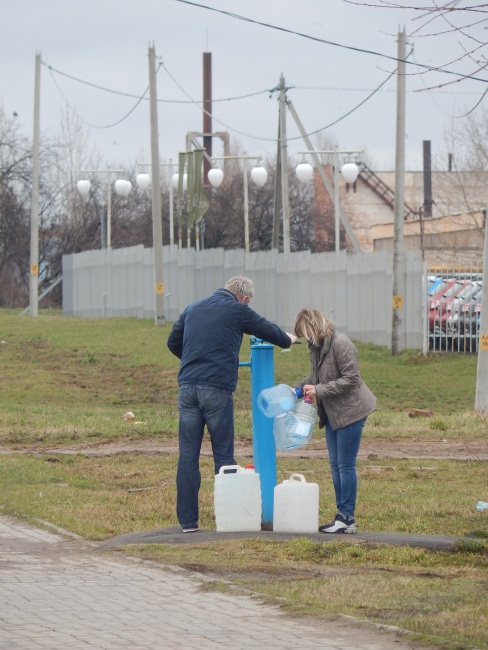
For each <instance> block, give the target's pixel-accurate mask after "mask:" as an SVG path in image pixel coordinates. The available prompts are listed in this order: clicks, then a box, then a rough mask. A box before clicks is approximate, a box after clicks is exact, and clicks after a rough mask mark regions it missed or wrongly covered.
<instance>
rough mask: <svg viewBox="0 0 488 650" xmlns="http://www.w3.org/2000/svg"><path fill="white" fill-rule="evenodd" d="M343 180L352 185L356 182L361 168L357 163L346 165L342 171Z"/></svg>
mask: <svg viewBox="0 0 488 650" xmlns="http://www.w3.org/2000/svg"><path fill="white" fill-rule="evenodd" d="M341 173H342V178H343V179H344V180H345V181H346V183H349V184H350V185H352V184H353V183H355V182H356V179H357V177H358V176H359V167H358V166H357V165H356V163H346V164H345V165H343V167H342V169H341Z"/></svg>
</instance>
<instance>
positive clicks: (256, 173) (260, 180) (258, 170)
mask: <svg viewBox="0 0 488 650" xmlns="http://www.w3.org/2000/svg"><path fill="white" fill-rule="evenodd" d="M251 178H252V180H253V182H254V184H255V185H257V186H258V187H263V185H264V184H265V183H266V181H267V179H268V172H267V171H266V169H265V168H264V167H254V168H253V169H252V170H251Z"/></svg>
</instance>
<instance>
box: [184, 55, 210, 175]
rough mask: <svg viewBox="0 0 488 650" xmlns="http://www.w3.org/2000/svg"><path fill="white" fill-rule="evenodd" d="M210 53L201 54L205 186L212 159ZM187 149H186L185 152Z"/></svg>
mask: <svg viewBox="0 0 488 650" xmlns="http://www.w3.org/2000/svg"><path fill="white" fill-rule="evenodd" d="M212 137H213V134H212V53H211V52H204V53H203V148H204V149H205V153H206V154H207V155H206V156H204V158H203V184H204V185H207V184H208V181H207V177H208V172H209V171H210V159H211V158H212ZM188 150H189V147H187V151H188Z"/></svg>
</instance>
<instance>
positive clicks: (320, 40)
mask: <svg viewBox="0 0 488 650" xmlns="http://www.w3.org/2000/svg"><path fill="white" fill-rule="evenodd" d="M175 2H180V3H181V4H186V5H191V6H193V7H198V8H199V9H207V10H208V11H214V12H216V13H219V14H223V15H225V16H229V18H235V19H237V20H242V21H244V22H248V23H252V24H254V25H261V27H267V28H268V29H274V30H277V31H280V32H284V33H286V34H293V35H294V36H300V37H301V38H306V39H308V40H311V41H315V42H317V43H323V44H324V45H332V46H334V47H340V48H342V49H345V50H351V51H352V52H360V53H361V54H371V55H373V56H379V57H381V58H383V59H388V60H389V61H395V63H398V62H399V61H401V62H402V63H407V64H409V65H415V66H417V67H419V68H423V69H425V70H430V71H435V72H440V73H442V74H449V75H454V76H456V77H459V78H462V79H472V80H474V81H482V82H483V83H488V79H481V78H479V77H474V76H473V75H466V74H463V73H460V72H455V71H454V70H446V69H445V68H443V67H442V66H439V67H433V66H431V65H426V64H423V63H415V62H413V61H408V60H407V59H405V60H404V61H403V60H401V59H398V57H394V56H389V55H388V54H381V53H380V52H375V51H374V50H366V49H364V48H360V47H355V46H353V45H344V44H343V43H336V42H335V41H329V40H327V39H324V38H319V37H318V36H311V35H310V34H304V33H303V32H297V31H295V30H293V29H287V28H286V27H280V26H279V25H273V24H271V23H264V22H262V21H260V20H255V19H254V18H248V17H246V16H241V15H240V14H236V13H233V12H231V11H225V10H224V9H216V8H215V7H209V6H208V5H203V4H199V3H198V2H192V1H191V0H175Z"/></svg>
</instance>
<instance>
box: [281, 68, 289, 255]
mask: <svg viewBox="0 0 488 650" xmlns="http://www.w3.org/2000/svg"><path fill="white" fill-rule="evenodd" d="M279 122H280V130H279V152H280V168H281V197H282V198H281V210H282V213H283V253H289V252H290V204H289V199H288V197H289V193H288V145H287V142H286V88H285V78H284V77H283V75H281V77H280V110H279Z"/></svg>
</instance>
